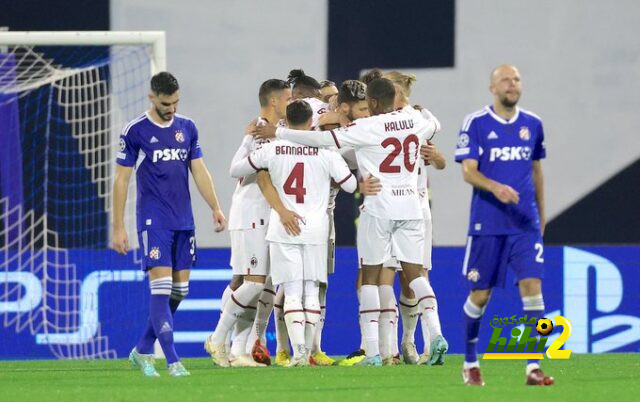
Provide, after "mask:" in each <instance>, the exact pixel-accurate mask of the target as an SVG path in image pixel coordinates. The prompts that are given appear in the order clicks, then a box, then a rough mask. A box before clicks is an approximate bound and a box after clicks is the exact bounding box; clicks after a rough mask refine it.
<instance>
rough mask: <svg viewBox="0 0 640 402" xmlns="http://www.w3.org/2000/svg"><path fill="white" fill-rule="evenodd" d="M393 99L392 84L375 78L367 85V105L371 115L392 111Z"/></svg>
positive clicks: (394, 90) (393, 89) (394, 91)
mask: <svg viewBox="0 0 640 402" xmlns="http://www.w3.org/2000/svg"><path fill="white" fill-rule="evenodd" d="M395 97H396V89H395V87H394V86H393V82H391V81H389V80H388V79H386V78H376V79H374V80H373V81H371V82H370V83H369V84H368V85H367V103H368V104H369V112H370V113H371V114H372V115H377V114H382V113H387V112H390V111H392V110H393V104H394V101H395Z"/></svg>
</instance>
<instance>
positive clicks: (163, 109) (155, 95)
mask: <svg viewBox="0 0 640 402" xmlns="http://www.w3.org/2000/svg"><path fill="white" fill-rule="evenodd" d="M179 89H180V86H179V85H178V80H177V79H176V77H174V76H173V75H172V74H171V73H169V72H167V71H163V72H161V73H158V74H156V75H154V76H153V77H151V93H150V94H149V100H150V101H151V104H152V105H153V108H154V110H155V112H156V113H157V114H158V117H160V119H162V120H164V121H170V120H171V119H172V118H173V116H174V115H175V114H176V111H177V110H178V102H179V101H180V91H179Z"/></svg>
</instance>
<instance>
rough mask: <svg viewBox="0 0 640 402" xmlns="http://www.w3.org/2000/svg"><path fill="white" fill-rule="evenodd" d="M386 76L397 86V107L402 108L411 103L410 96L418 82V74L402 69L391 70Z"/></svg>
mask: <svg viewBox="0 0 640 402" xmlns="http://www.w3.org/2000/svg"><path fill="white" fill-rule="evenodd" d="M383 77H384V78H387V79H389V80H391V82H393V85H395V88H396V100H395V107H396V109H397V108H401V107H404V106H406V105H408V104H409V97H410V96H411V87H412V86H413V83H414V82H416V76H415V75H413V74H405V73H401V72H400V71H391V72H389V73H386V74H385V75H384V76H383Z"/></svg>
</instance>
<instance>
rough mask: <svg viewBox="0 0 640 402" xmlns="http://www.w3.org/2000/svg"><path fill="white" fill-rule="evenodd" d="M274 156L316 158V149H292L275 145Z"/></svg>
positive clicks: (303, 147) (300, 147) (302, 147)
mask: <svg viewBox="0 0 640 402" xmlns="http://www.w3.org/2000/svg"><path fill="white" fill-rule="evenodd" d="M275 148H276V149H275V151H276V155H305V156H318V148H315V147H305V146H299V147H292V146H290V145H276V147H275Z"/></svg>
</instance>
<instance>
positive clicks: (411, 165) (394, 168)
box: [379, 134, 420, 173]
mask: <svg viewBox="0 0 640 402" xmlns="http://www.w3.org/2000/svg"><path fill="white" fill-rule="evenodd" d="M419 143H420V140H418V137H417V136H416V135H415V134H411V135H409V136H408V137H407V138H405V139H404V141H403V142H402V143H400V140H399V139H397V138H395V137H389V138H385V140H384V141H382V143H381V144H380V145H382V147H383V148H388V147H392V148H393V149H392V151H391V153H390V154H389V155H387V157H386V158H384V160H383V161H382V163H380V168H379V169H380V172H382V173H400V170H402V169H401V167H400V165H393V163H394V162H395V160H396V158H397V157H398V155H400V153H401V152H402V153H403V154H404V167H405V168H407V170H408V171H410V172H413V169H415V167H416V158H417V154H418V152H417V151H418V144H419ZM411 144H414V149H413V152H412V150H411ZM412 153H413V162H412V161H411V154H412Z"/></svg>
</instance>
